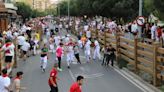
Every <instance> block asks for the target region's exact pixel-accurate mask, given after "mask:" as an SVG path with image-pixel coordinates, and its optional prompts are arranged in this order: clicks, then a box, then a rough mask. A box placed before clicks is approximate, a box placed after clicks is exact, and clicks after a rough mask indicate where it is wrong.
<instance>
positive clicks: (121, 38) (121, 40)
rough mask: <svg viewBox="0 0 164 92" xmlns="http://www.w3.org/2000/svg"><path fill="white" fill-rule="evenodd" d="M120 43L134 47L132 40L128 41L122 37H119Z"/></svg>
mask: <svg viewBox="0 0 164 92" xmlns="http://www.w3.org/2000/svg"><path fill="white" fill-rule="evenodd" d="M120 42H125V43H129V44H132V45H134V40H130V39H127V38H124V37H120Z"/></svg>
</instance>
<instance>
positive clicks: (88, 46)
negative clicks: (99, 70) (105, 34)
mask: <svg viewBox="0 0 164 92" xmlns="http://www.w3.org/2000/svg"><path fill="white" fill-rule="evenodd" d="M85 56H86V60H87V63H89V62H90V61H89V60H90V58H91V41H90V40H89V39H87V42H86V44H85Z"/></svg>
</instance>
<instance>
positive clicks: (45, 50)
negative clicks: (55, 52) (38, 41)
mask: <svg viewBox="0 0 164 92" xmlns="http://www.w3.org/2000/svg"><path fill="white" fill-rule="evenodd" d="M47 60H48V48H47V46H46V44H44V46H43V48H42V49H41V66H40V67H41V69H42V71H43V72H45V69H46V67H47Z"/></svg>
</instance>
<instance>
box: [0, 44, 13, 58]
mask: <svg viewBox="0 0 164 92" xmlns="http://www.w3.org/2000/svg"><path fill="white" fill-rule="evenodd" d="M14 48H15V46H14V44H12V43H11V44H10V45H9V46H7V45H6V44H4V45H3V47H2V49H3V50H4V51H5V56H14Z"/></svg>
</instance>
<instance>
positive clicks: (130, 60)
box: [120, 54, 134, 64]
mask: <svg viewBox="0 0 164 92" xmlns="http://www.w3.org/2000/svg"><path fill="white" fill-rule="evenodd" d="M120 56H121V58H123V59H125V60H126V61H127V62H129V63H131V64H133V63H134V60H132V59H130V58H129V57H127V56H125V55H123V54H121V55H120Z"/></svg>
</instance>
